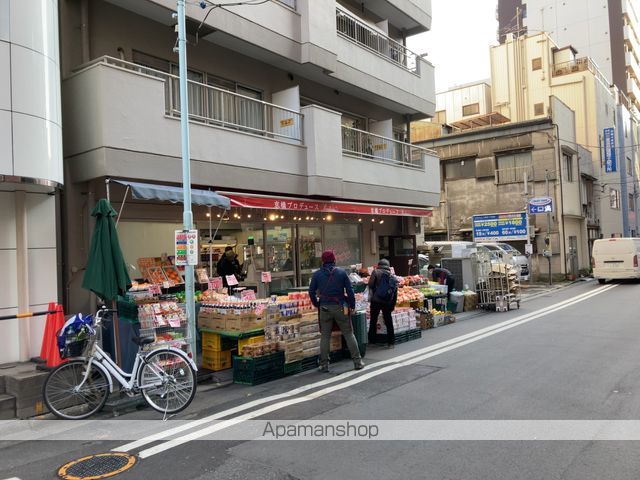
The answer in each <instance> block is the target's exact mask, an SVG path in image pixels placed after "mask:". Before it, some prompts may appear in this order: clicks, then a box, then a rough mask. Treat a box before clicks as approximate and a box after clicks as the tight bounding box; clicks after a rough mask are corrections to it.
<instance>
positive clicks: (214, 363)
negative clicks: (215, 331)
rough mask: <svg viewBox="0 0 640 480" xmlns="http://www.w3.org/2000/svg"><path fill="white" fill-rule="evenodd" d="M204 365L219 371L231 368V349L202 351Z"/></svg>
mask: <svg viewBox="0 0 640 480" xmlns="http://www.w3.org/2000/svg"><path fill="white" fill-rule="evenodd" d="M202 367H203V368H206V369H208V370H213V371H214V372H217V371H218V370H226V369H227V368H231V350H226V351H222V352H216V351H214V350H203V351H202Z"/></svg>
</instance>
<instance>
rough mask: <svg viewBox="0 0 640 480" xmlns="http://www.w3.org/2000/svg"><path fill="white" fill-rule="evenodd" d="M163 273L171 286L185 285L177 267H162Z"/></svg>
mask: <svg viewBox="0 0 640 480" xmlns="http://www.w3.org/2000/svg"><path fill="white" fill-rule="evenodd" d="M162 271H163V272H164V274H165V275H166V277H167V280H168V281H169V283H170V284H171V285H179V284H181V283H184V280H183V278H182V275H180V272H179V271H178V268H177V267H175V266H168V267H162Z"/></svg>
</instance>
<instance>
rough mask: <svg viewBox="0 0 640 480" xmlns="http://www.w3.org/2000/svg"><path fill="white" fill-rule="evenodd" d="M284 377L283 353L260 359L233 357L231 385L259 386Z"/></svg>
mask: <svg viewBox="0 0 640 480" xmlns="http://www.w3.org/2000/svg"><path fill="white" fill-rule="evenodd" d="M283 376H284V352H276V353H272V354H271V355H264V356H262V357H256V358H251V357H238V356H234V357H233V383H239V384H242V385H260V384H261V383H265V382H270V381H271V380H277V379H278V378H282V377H283Z"/></svg>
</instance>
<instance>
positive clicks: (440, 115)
mask: <svg viewBox="0 0 640 480" xmlns="http://www.w3.org/2000/svg"><path fill="white" fill-rule="evenodd" d="M433 121H434V122H435V123H441V124H442V125H444V124H445V123H447V112H446V110H438V111H437V112H436V113H435V114H434V115H433Z"/></svg>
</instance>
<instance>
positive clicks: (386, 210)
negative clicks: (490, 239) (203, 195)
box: [222, 192, 432, 217]
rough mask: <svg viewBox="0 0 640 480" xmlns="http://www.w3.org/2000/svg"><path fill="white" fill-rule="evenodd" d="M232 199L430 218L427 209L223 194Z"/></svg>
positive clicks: (243, 203)
mask: <svg viewBox="0 0 640 480" xmlns="http://www.w3.org/2000/svg"><path fill="white" fill-rule="evenodd" d="M222 193H224V195H225V196H226V197H229V199H231V204H232V206H235V207H244V208H261V209H267V210H292V211H298V212H311V213H314V212H326V213H346V214H352V215H392V216H400V217H430V216H431V215H432V211H431V210H430V209H427V208H415V207H401V206H395V205H381V204H374V203H349V202H338V201H324V202H323V201H316V200H308V199H304V198H288V197H271V196H266V195H248V194H235V193H229V192H222Z"/></svg>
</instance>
